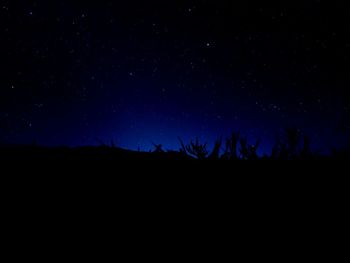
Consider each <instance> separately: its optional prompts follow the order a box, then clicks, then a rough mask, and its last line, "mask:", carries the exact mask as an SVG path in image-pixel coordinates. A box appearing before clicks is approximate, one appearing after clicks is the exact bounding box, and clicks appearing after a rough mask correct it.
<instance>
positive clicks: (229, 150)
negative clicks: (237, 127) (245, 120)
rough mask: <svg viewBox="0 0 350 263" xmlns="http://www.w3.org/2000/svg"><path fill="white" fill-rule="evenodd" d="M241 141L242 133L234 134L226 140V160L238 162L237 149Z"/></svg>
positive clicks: (224, 157)
mask: <svg viewBox="0 0 350 263" xmlns="http://www.w3.org/2000/svg"><path fill="white" fill-rule="evenodd" d="M239 139H240V132H239V131H238V132H232V133H231V136H230V137H228V138H226V144H225V151H224V154H223V156H222V157H223V159H225V160H237V159H238V153H237V147H238V142H239Z"/></svg>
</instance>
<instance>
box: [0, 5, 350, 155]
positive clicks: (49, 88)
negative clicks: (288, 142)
mask: <svg viewBox="0 0 350 263" xmlns="http://www.w3.org/2000/svg"><path fill="white" fill-rule="evenodd" d="M347 11H349V10H348V9H347V7H346V3H345V1H335V2H334V3H328V5H326V4H325V3H324V2H323V1H320V0H318V1H317V0H309V1H283V3H281V2H279V1H270V2H265V1H259V2H255V1H210V0H197V1H195V0H189V1H98V2H94V3H88V2H87V1H68V0H67V1H66V0H60V1H56V0H52V1H13V0H12V1H10V0H8V1H4V0H3V1H1V5H0V36H1V43H0V46H1V49H0V56H1V62H0V66H1V79H0V141H3V142H5V143H31V142H32V141H36V142H38V143H40V144H44V145H72V146H73V145H91V144H96V143H98V142H99V141H104V142H106V143H109V142H110V141H111V140H113V141H115V143H116V144H118V145H120V146H122V147H125V148H130V149H137V148H139V147H140V148H141V149H144V150H148V149H150V148H151V145H152V142H159V143H163V144H164V145H165V146H166V147H167V148H173V149H174V148H175V149H177V148H178V140H177V138H178V137H182V138H184V140H189V139H190V138H195V137H199V138H201V139H202V140H208V141H213V140H214V139H215V138H216V137H218V136H220V135H226V134H228V133H229V132H230V131H231V130H238V129H240V130H242V132H243V133H245V134H247V135H249V136H250V137H251V138H263V139H264V141H265V142H266V143H265V145H264V147H265V148H266V149H267V148H269V142H270V141H272V140H273V139H274V137H275V134H276V133H278V132H279V131H280V130H281V129H283V128H284V127H286V126H296V127H298V128H300V129H302V130H304V131H306V132H307V133H309V134H310V136H311V137H312V138H313V141H314V144H316V145H315V146H316V147H319V148H322V147H327V146H329V145H332V144H337V143H339V141H338V140H341V142H344V140H348V139H349V129H350V117H349V115H350V99H349V96H348V95H347V93H346V90H347V87H348V83H349V76H348V75H349V74H348V70H347V68H348V67H347V65H348V63H349V50H350V42H349V41H348V39H347V37H346V36H347V35H348V34H349V27H347V26H346V25H347V24H348V21H347V20H348V18H347V14H348V12H347Z"/></svg>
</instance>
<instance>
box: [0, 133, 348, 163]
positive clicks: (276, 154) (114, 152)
mask: <svg viewBox="0 0 350 263" xmlns="http://www.w3.org/2000/svg"><path fill="white" fill-rule="evenodd" d="M178 140H179V146H180V149H179V150H175V151H174V150H164V148H163V145H162V144H156V143H153V147H154V148H153V149H152V150H150V151H149V152H143V151H141V150H138V151H131V150H126V149H122V148H119V147H117V145H116V144H115V143H114V142H113V141H112V142H111V144H105V143H103V142H100V145H99V146H95V147H93V146H85V147H77V148H69V147H55V148H51V147H41V146H38V145H36V144H35V143H33V144H32V145H5V144H0V155H1V160H6V159H11V160H13V159H15V160H16V159H33V158H34V159H54V160H55V159H63V160H64V159H81V160H111V161H113V160H209V161H210V160H222V161H293V160H319V159H336V160H350V150H349V147H344V148H343V149H330V150H329V152H328V153H327V154H325V153H321V152H319V151H315V150H312V147H311V140H310V138H309V137H308V136H307V135H304V134H303V133H302V132H301V131H300V130H299V129H296V128H287V129H285V130H284V132H283V133H282V134H280V135H279V136H277V137H276V140H275V143H274V145H273V147H272V149H271V152H270V153H269V154H259V150H260V146H261V140H256V141H253V142H250V141H249V140H248V138H247V137H246V136H243V135H242V134H241V133H240V132H239V131H234V132H232V133H231V134H230V135H229V136H228V137H226V138H224V139H223V138H222V137H220V138H218V139H217V140H216V141H215V143H214V145H213V147H211V148H210V147H209V146H208V144H207V143H203V142H200V140H199V139H198V138H197V139H194V140H191V141H189V142H184V141H183V140H182V139H181V138H178ZM209 148H210V149H209Z"/></svg>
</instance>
